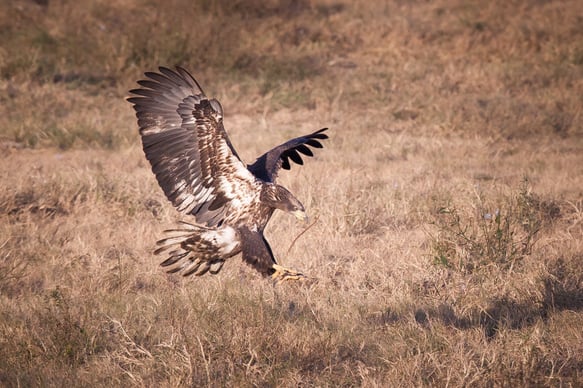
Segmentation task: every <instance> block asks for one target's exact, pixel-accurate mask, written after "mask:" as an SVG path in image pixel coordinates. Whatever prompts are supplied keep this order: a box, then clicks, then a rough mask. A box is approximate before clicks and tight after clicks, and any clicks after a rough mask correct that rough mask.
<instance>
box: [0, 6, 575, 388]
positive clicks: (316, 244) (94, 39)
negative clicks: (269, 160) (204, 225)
mask: <svg viewBox="0 0 583 388" xmlns="http://www.w3.org/2000/svg"><path fill="white" fill-rule="evenodd" d="M44 3H48V5H43V4H44ZM157 11H159V12H157ZM582 18H583V10H582V9H581V7H580V6H579V4H578V3H577V2H576V1H563V2H540V1H517V2H511V3H507V2H501V1H500V2H498V1H496V2H490V3H488V4H486V5H484V3H482V2H469V3H468V2H462V1H459V2H448V1H437V2H429V3H426V2H421V3H417V2H413V3H410V2H398V1H391V2H385V3H383V4H376V3H374V2H372V3H371V2H356V3H354V4H352V3H340V2H331V1H312V2H308V1H295V2H294V1H269V2H267V3H263V2H243V1H235V2H226V1H212V2H198V3H197V5H192V4H191V2H189V1H185V0H184V1H182V0H175V1H172V2H170V3H168V5H166V6H164V7H163V8H162V7H161V8H160V9H157V5H156V3H149V4H144V3H143V2H141V1H133V0H125V1H118V2H116V3H115V4H114V5H111V4H110V2H106V1H98V2H86V3H85V2H76V3H69V2H59V1H51V0H49V1H48V2H43V1H21V0H18V1H17V0H9V1H5V2H3V3H2V4H1V5H0V38H1V39H0V42H1V43H0V76H1V77H0V90H1V91H2V93H1V94H0V142H1V143H0V148H1V150H2V152H3V157H2V159H0V179H1V180H2V185H1V187H0V355H1V356H0V384H1V385H5V386H39V385H40V386H63V385H69V386H122V385H132V386H189V385H190V386H204V385H212V386H225V385H226V386H258V385H261V386H298V385H308V386H312V385H314V386H339V385H343V386H360V385H364V386H446V385H449V386H499V385H501V386H517V385H519V386H520V385H522V386H541V385H548V386H579V385H581V384H582V383H583V375H582V373H581V370H583V334H582V332H581V329H580V326H581V325H580V322H581V319H582V318H583V291H582V290H583V246H582V244H583V243H582V241H583V233H582V232H583V230H582V226H583V223H582V221H583V195H582V191H581V188H582V187H583V170H582V168H581V166H583V157H582V156H581V155H583V141H582V134H583V131H582V128H583V115H582V109H581V107H582V106H583V97H582V96H583V83H582V82H581V80H582V79H583V77H582V75H583V67H582V66H583V31H582V30H581V28H580V24H581V20H582ZM173 64H180V65H182V66H185V67H186V68H188V69H190V70H191V71H192V72H193V73H194V74H195V75H196V76H197V77H198V79H199V81H200V82H201V84H202V85H203V87H204V88H205V91H206V92H207V94H209V95H212V96H216V97H217V98H219V99H220V101H221V102H222V104H223V106H224V107H225V114H226V126H227V129H228V131H229V132H230V134H231V138H232V141H233V143H234V144H235V146H236V148H237V149H238V151H239V153H240V154H241V156H242V157H243V159H244V160H246V161H247V162H251V161H252V160H253V158H254V157H255V156H257V155H258V154H259V153H260V152H262V151H264V150H266V149H268V148H269V147H271V146H273V145H277V144H279V142H281V141H283V140H286V139H287V138H289V137H292V136H296V135H299V134H302V133H307V132H308V131H312V130H315V129H318V128H321V127H324V126H329V127H330V128H331V130H330V131H331V132H330V135H331V138H330V140H329V141H327V142H326V144H325V147H326V148H325V149H323V150H319V151H318V152H317V156H316V157H315V158H313V159H310V160H308V161H306V165H305V166H303V167H299V166H295V167H292V171H291V172H285V173H282V175H281V182H282V183H283V184H284V185H286V186H287V187H288V188H290V190H291V191H292V192H294V193H295V194H296V196H297V197H298V198H299V199H300V200H301V201H302V202H303V203H304V205H305V206H306V208H307V210H308V212H309V213H310V216H311V218H312V220H316V223H315V224H314V226H313V227H312V228H311V229H310V230H309V231H307V232H306V233H305V234H303V235H302V236H301V237H300V238H299V239H298V240H297V241H295V238H296V236H298V235H299V234H300V233H301V232H302V231H303V226H301V225H298V224H297V223H296V222H294V220H293V219H292V218H291V217H288V216H286V215H283V214H276V215H275V216H274V219H273V220H272V222H271V223H270V224H269V227H268V230H267V236H268V239H269V240H270V241H271V242H272V246H273V248H274V251H275V254H276V256H277V257H278V258H279V259H280V261H281V262H282V263H283V264H285V265H286V266H289V267H292V268H298V269H301V270H303V271H305V273H307V274H309V275H311V276H314V277H316V278H317V279H318V282H315V283H313V284H309V285H293V284H291V285H290V284H286V285H278V286H274V285H273V284H271V283H270V282H269V281H268V280H266V279H263V278H261V277H260V276H259V275H258V274H257V273H255V272H254V271H253V270H252V269H251V268H248V267H247V266H245V265H244V264H242V263H241V261H240V259H239V258H234V259H232V260H230V261H229V262H227V264H226V265H225V268H224V269H223V270H222V271H221V273H220V275H218V276H205V277H202V278H196V279H194V278H193V279H190V278H188V279H182V278H180V277H178V276H170V275H166V274H165V273H164V272H163V271H162V270H161V269H160V268H159V266H158V264H159V261H160V258H158V257H155V256H153V254H152V251H153V249H154V243H155V241H156V239H157V238H158V237H160V236H161V232H162V230H163V229H166V228H168V227H171V226H172V225H173V223H174V222H175V221H176V220H178V219H179V216H178V215H177V214H176V212H175V211H174V209H173V208H172V207H171V206H170V205H169V204H168V203H167V201H166V199H165V198H164V196H163V194H162V192H161V190H160V189H159V188H158V186H157V184H156V182H155V179H154V177H153V175H152V173H151V172H150V169H149V166H148V165H147V162H146V160H145V158H144V157H143V153H142V151H141V149H140V145H139V138H138V134H137V128H136V123H135V118H134V116H133V113H132V111H131V109H130V106H129V104H127V103H126V102H125V101H124V100H123V98H124V96H126V93H127V90H128V89H129V88H132V87H134V85H135V80H136V79H138V78H139V77H140V75H141V73H142V72H143V71H146V70H152V69H155V67H156V66H158V65H173ZM294 241H295V243H294Z"/></svg>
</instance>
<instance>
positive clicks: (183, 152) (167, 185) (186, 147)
mask: <svg viewBox="0 0 583 388" xmlns="http://www.w3.org/2000/svg"><path fill="white" fill-rule="evenodd" d="M159 70H160V73H153V72H148V73H145V75H146V77H148V78H149V79H147V80H141V81H138V84H139V85H141V86H142V88H140V89H134V90H130V93H132V94H135V95H137V97H131V98H128V101H129V102H130V103H132V104H133V107H134V109H135V110H136V116H137V118H138V126H139V127H140V135H141V137H142V144H143V148H144V153H145V154H146V158H147V159H148V160H149V161H150V164H151V165H152V171H153V172H154V174H155V175H156V179H157V180H158V183H159V184H160V186H161V187H162V189H163V190H164V193H165V194H166V197H167V198H168V199H169V200H170V201H171V202H172V204H173V205H174V206H175V207H176V208H177V209H178V211H180V212H182V213H184V214H192V215H194V216H195V217H196V221H197V222H198V223H200V224H206V225H208V226H215V225H217V224H220V223H221V222H222V220H223V219H224V218H225V216H226V215H228V214H232V212H236V211H238V210H239V209H238V208H237V207H240V206H244V205H245V204H246V203H249V202H250V201H252V197H253V193H251V192H250V190H253V189H254V177H253V176H252V174H250V173H249V171H248V170H247V169H246V168H245V165H244V164H243V162H241V160H240V159H239V157H238V155H237V153H236V152H235V150H234V149H233V146H232V145H231V142H230V140H229V137H228V135H227V132H226V131H225V129H224V127H223V112H222V108H221V105H220V104H219V102H218V101H217V100H215V99H211V100H209V99H208V98H207V97H206V96H205V95H204V92H203V91H202V88H201V87H200V85H199V84H198V82H196V80H195V79H194V77H192V75H190V74H189V73H188V72H187V71H186V70H184V69H182V68H180V67H177V68H176V71H173V70H170V69H167V68H164V67H160V68H159Z"/></svg>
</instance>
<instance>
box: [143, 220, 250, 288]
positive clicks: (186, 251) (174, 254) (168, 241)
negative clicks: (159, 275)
mask: <svg viewBox="0 0 583 388" xmlns="http://www.w3.org/2000/svg"><path fill="white" fill-rule="evenodd" d="M181 224H182V225H181V227H180V228H178V229H170V230H165V231H164V233H168V234H169V236H168V237H166V238H163V239H161V240H159V241H158V242H157V243H156V244H157V245H158V246H159V248H158V249H156V250H155V251H154V254H156V255H159V254H167V255H168V258H167V259H166V260H164V261H163V262H162V263H161V264H160V265H161V266H162V267H167V269H166V270H167V272H169V273H175V272H180V273H181V274H182V275H183V276H188V275H192V274H194V275H195V276H201V275H204V274H205V273H207V272H210V273H211V274H217V273H218V272H219V271H220V270H221V268H222V267H223V264H224V263H225V260H226V259H228V258H229V257H232V256H234V255H236V254H237V253H239V252H240V251H241V248H240V245H241V244H240V239H239V233H238V232H237V231H236V230H235V229H233V228H231V227H229V226H226V227H222V228H207V227H205V226H201V225H194V224H190V223H187V222H184V221H181Z"/></svg>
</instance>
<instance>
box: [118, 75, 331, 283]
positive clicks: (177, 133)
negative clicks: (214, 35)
mask: <svg viewBox="0 0 583 388" xmlns="http://www.w3.org/2000/svg"><path fill="white" fill-rule="evenodd" d="M158 70H159V72H146V73H144V75H145V76H146V77H147V79H143V80H139V81H138V82H137V83H138V84H139V85H140V88H137V89H133V90H130V93H131V94H132V95H133V96H132V97H129V98H127V101H128V102H129V103H131V104H132V105H133V108H134V110H135V111H136V116H137V119H138V127H139V132H140V135H141V139H142V145H143V150H144V153H145V156H146V158H147V159H148V161H149V162H150V164H151V166H152V171H153V173H154V174H155V176H156V180H157V181H158V184H159V185H160V187H161V188H162V190H163V191H164V194H165V195H166V197H167V198H168V200H169V201H170V202H171V203H172V205H173V206H174V207H175V208H176V209H177V210H178V212H180V213H181V214H182V215H184V216H189V217H191V220H192V222H188V221H184V220H183V221H181V222H180V226H179V227H178V228H176V229H171V230H167V231H165V232H166V233H168V234H167V235H166V236H167V237H165V238H163V239H161V240H159V241H158V242H157V246H158V248H157V249H156V250H155V251H154V253H155V254H164V255H165V256H167V258H166V260H164V261H163V262H162V263H161V266H163V267H165V268H166V270H167V272H170V273H180V274H182V275H184V276H188V275H196V276H201V275H204V274H205V273H211V274H217V273H218V272H219V271H220V270H221V268H222V267H223V264H224V263H225V261H226V260H227V259H229V258H231V257H233V256H235V255H238V254H239V253H241V255H242V259H243V261H244V262H246V263H248V264H250V265H251V266H252V267H253V268H255V269H256V270H257V271H259V272H260V273H261V274H262V275H263V276H265V277H271V278H273V279H274V280H276V281H277V282H280V281H283V280H299V279H304V278H306V276H305V275H304V274H302V273H301V272H298V271H296V270H292V269H289V268H286V267H283V266H281V265H279V264H277V262H276V260H275V257H274V255H273V251H272V250H271V247H270V246H269V243H268V242H267V240H266V239H265V236H264V235H263V231H264V229H265V227H266V225H267V223H268V222H269V219H270V218H271V216H272V215H273V212H274V211H275V210H276V209H279V210H282V211H284V212H287V213H290V214H292V215H294V216H295V217H297V218H298V219H299V220H301V221H304V222H307V219H308V218H307V216H306V212H305V209H304V206H303V205H302V203H301V202H300V201H299V200H298V199H297V198H296V197H295V196H294V195H293V194H292V193H291V192H290V191H289V190H287V189H286V188H285V187H283V186H281V185H278V184H277V183H276V180H277V176H278V173H279V171H280V169H281V168H283V169H285V170H289V169H290V168H291V165H292V163H291V162H294V163H297V164H300V165H302V164H303V160H302V156H301V155H304V156H313V152H312V149H311V148H310V147H313V148H322V147H323V146H322V143H321V142H320V141H321V140H324V139H327V138H328V135H327V134H326V133H325V131H326V130H327V129H328V128H322V129H320V130H318V131H315V132H313V133H310V134H308V135H305V136H300V137H297V138H295V139H291V140H288V141H287V142H285V143H283V144H280V145H278V146H277V147H275V148H273V149H271V150H269V151H267V152H266V153H264V154H263V155H261V156H259V157H258V158H257V160H255V162H254V163H253V164H250V165H246V164H245V163H244V162H243V161H242V160H241V158H240V157H239V155H238V154H237V151H236V150H235V148H233V145H232V144H231V141H230V140H229V136H228V135H227V132H226V131H225V128H224V126H223V108H222V106H221V104H220V103H219V101H217V100H216V99H214V98H212V99H209V98H208V97H207V96H206V95H205V93H204V92H203V90H202V88H201V86H200V84H199V83H198V82H197V81H196V79H195V78H194V77H193V76H192V75H191V74H190V73H189V72H188V71H187V70H185V69H184V68H182V67H178V66H177V67H176V69H175V70H172V69H169V68H166V67H159V68H158Z"/></svg>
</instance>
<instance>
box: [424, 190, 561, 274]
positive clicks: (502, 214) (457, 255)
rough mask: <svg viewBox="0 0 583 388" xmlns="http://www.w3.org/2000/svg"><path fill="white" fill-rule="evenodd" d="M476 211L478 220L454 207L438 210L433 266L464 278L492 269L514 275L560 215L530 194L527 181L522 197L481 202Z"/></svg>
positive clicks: (513, 196) (475, 214) (551, 204)
mask: <svg viewBox="0 0 583 388" xmlns="http://www.w3.org/2000/svg"><path fill="white" fill-rule="evenodd" d="M473 208H474V209H475V210H474V211H473V214H472V213H469V212H465V211H464V210H463V209H460V208H457V207H455V206H444V207H441V208H439V210H438V214H437V217H436V220H435V225H436V226H437V228H438V235H437V237H436V238H435V239H434V241H433V250H432V256H433V262H434V264H436V265H442V266H445V267H447V268H450V269H453V270H455V271H459V272H462V273H472V272H474V271H477V270H481V269H485V268H488V267H489V266H492V265H494V266H497V267H501V268H503V269H506V270H510V269H512V268H514V267H515V265H516V264H517V263H519V262H520V261H521V260H522V258H524V256H526V255H528V254H530V252H531V251H532V248H533V246H534V244H535V243H536V237H537V235H538V232H539V231H540V230H541V228H542V227H543V225H544V224H545V223H547V222H549V219H550V220H552V219H553V218H556V217H558V216H559V215H560V210H559V207H558V206H557V205H556V204H555V203H554V202H543V201H541V200H540V199H539V198H538V197H537V196H536V195H534V194H533V193H531V191H530V189H529V185H528V180H526V179H525V180H524V181H523V182H522V184H521V187H520V189H519V190H518V193H517V194H515V195H510V196H509V197H504V198H502V199H501V200H500V201H498V202H496V203H489V202H488V201H487V200H486V199H485V198H483V197H480V198H479V199H478V203H477V204H475V205H474V206H473ZM549 215H550V217H549Z"/></svg>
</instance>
